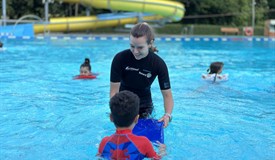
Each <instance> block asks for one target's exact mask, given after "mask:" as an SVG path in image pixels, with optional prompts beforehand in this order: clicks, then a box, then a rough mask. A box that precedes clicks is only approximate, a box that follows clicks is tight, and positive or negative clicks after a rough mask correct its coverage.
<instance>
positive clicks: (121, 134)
mask: <svg viewBox="0 0 275 160" xmlns="http://www.w3.org/2000/svg"><path fill="white" fill-rule="evenodd" d="M109 105H110V110H111V114H110V120H111V121H112V122H113V123H114V124H115V126H116V133H114V134H113V135H111V136H108V137H105V138H103V139H102V141H101V143H100V145H99V149H98V154H97V156H99V157H102V158H104V159H112V160H113V159H115V160H121V159H123V160H126V159H129V160H130V159H143V158H152V159H161V157H162V156H164V155H165V154H166V153H165V151H166V146H165V145H164V144H161V143H158V144H159V154H157V153H156V152H155V151H154V148H153V146H152V144H151V142H150V141H149V140H148V138H146V137H144V136H136V135H134V134H132V130H133V128H134V126H135V124H136V123H137V122H138V118H139V115H138V113H139V97H138V96H137V95H136V94H134V93H133V92H130V91H126V90H125V91H121V92H118V93H116V94H115V95H114V96H113V97H112V98H111V99H110V103H109Z"/></svg>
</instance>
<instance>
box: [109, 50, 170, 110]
mask: <svg viewBox="0 0 275 160" xmlns="http://www.w3.org/2000/svg"><path fill="white" fill-rule="evenodd" d="M156 76H158V81H159V87H160V89H161V90H167V89H170V80H169V74H168V69H167V66H166V64H165V62H164V61H163V60H162V59H161V58H160V57H159V56H158V55H157V54H155V53H153V52H149V54H148V55H147V56H146V57H144V58H142V59H140V60H136V59H135V57H134V55H133V54H132V52H131V50H130V49H127V50H124V51H122V52H119V53H118V54H116V55H115V57H114V59H113V62H112V66H111V75H110V80H111V82H114V83H116V82H120V88H119V91H123V90H129V91H132V92H134V93H136V94H137V95H138V96H139V98H140V105H146V104H149V105H150V104H151V105H152V97H151V84H152V83H153V81H154V80H155V78H156Z"/></svg>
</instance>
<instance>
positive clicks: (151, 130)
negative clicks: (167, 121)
mask: <svg viewBox="0 0 275 160" xmlns="http://www.w3.org/2000/svg"><path fill="white" fill-rule="evenodd" d="M133 133H134V134H135V135H138V136H145V137H147V138H148V139H149V140H150V141H151V142H152V143H156V141H159V142H160V143H164V132H163V122H158V120H156V119H151V118H149V119H139V120H138V123H137V124H136V126H135V127H134V129H133Z"/></svg>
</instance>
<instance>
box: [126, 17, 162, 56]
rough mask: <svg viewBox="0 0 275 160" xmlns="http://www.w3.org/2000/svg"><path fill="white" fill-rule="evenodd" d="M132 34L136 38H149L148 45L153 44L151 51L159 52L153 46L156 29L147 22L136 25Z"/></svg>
mask: <svg viewBox="0 0 275 160" xmlns="http://www.w3.org/2000/svg"><path fill="white" fill-rule="evenodd" d="M130 34H131V35H132V36H133V37H135V38H139V37H143V36H146V37H147V44H150V43H151V46H152V47H151V48H150V51H152V52H158V50H157V48H156V47H155V46H153V42H154V41H155V33H154V29H153V28H152V27H151V26H150V25H149V24H148V23H146V22H142V23H138V24H136V25H135V26H134V27H133V28H132V29H131V31H130Z"/></svg>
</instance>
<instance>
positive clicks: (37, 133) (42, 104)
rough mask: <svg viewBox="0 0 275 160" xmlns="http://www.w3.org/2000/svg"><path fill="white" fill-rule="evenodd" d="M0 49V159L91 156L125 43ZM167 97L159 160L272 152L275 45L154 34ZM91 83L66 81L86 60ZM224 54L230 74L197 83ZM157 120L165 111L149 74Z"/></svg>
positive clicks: (106, 128)
mask: <svg viewBox="0 0 275 160" xmlns="http://www.w3.org/2000/svg"><path fill="white" fill-rule="evenodd" d="M4 43H5V49H4V50H2V51H0V89H1V92H0V100H1V102H0V104H1V107H0V113H1V114H0V144H1V145H0V159H1V160H6V159H7V160H8V159H21V160H22V159H28V160H29V159H72V160H75V159H79V160H80V159H81V160H83V159H95V154H96V153H97V149H98V145H99V143H100V141H101V139H102V138H103V137H104V136H107V135H110V134H112V133H113V132H114V130H115V127H114V126H113V124H112V123H111V122H110V121H109V118H108V113H109V108H108V100H109V98H108V97H109V74H110V64H111V61H112V58H113V56H114V54H115V53H117V52H119V51H121V50H123V49H125V48H129V44H128V43H129V42H128V41H127V40H126V41H125V40H117V41H112V40H93V41H89V40H87V41H76V40H21V39H17V40H5V41H4ZM156 45H157V47H158V49H159V50H160V51H159V53H158V54H159V55H160V56H161V57H162V58H163V59H164V60H165V61H166V63H167V66H168V68H169V72H170V79H171V84H172V91H173V96H174V101H175V106H174V111H173V121H172V123H171V124H170V125H169V127H168V128H166V129H165V131H164V132H165V144H166V145H167V153H168V154H167V156H166V157H165V158H164V159H165V160H179V159H180V160H181V159H198V160H202V159H204V160H213V159H229V160H230V159H249V160H251V159H255V160H259V159H274V155H275V146H274V144H275V136H274V128H275V125H274V124H275V123H274V117H275V114H274V113H275V105H274V98H275V94H274V93H275V81H274V80H275V78H274V77H275V76H274V73H275V53H274V51H275V42H274V41H273V42H271V41H269V42H257V41H236V42H235V41H233V42H232V41H226V42H213V41H209V42H205V41H198V42H195V41H187V42H185V41H183V42H176V41H174V42H165V41H157V42H156ZM86 57H88V58H90V59H91V63H92V70H93V72H96V73H99V76H98V77H97V79H95V80H72V77H73V76H74V75H77V74H78V73H79V66H80V64H81V63H83V61H84V58H86ZM213 61H223V62H224V64H225V66H224V70H223V73H228V74H229V80H228V81H227V82H222V83H215V84H212V83H209V82H205V81H203V80H201V74H203V73H206V70H207V68H208V66H209V64H210V63H211V62H213ZM152 94H153V101H154V105H155V113H154V115H155V118H159V117H161V116H162V114H163V112H164V111H163V102H162V95H161V93H160V90H159V87H158V83H157V80H156V81H155V83H154V84H153V86H152Z"/></svg>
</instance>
